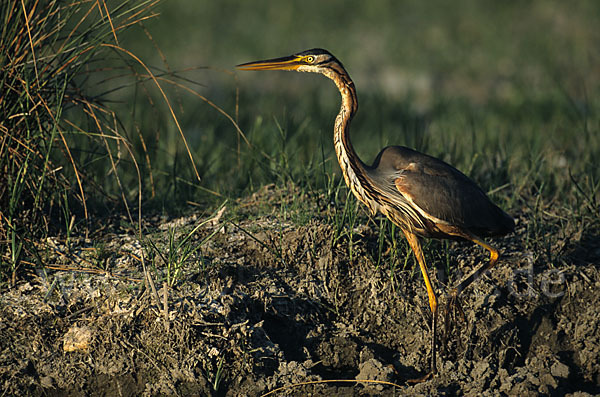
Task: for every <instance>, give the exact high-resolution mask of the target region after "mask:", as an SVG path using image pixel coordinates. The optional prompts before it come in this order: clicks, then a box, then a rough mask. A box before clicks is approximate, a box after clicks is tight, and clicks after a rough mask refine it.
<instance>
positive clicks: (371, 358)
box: [0, 189, 600, 396]
mask: <svg viewBox="0 0 600 397" xmlns="http://www.w3.org/2000/svg"><path fill="white" fill-rule="evenodd" d="M292 194H293V193H292ZM283 196H285V194H283V195H282V194H275V193H273V191H272V189H263V191H261V192H260V193H259V194H255V195H253V196H252V197H248V198H247V199H245V200H242V201H240V202H239V203H236V206H237V207H236V208H237V210H236V211H237V212H236V215H235V216H234V217H232V218H228V212H229V211H230V210H229V208H226V209H225V211H223V212H222V213H221V214H219V215H218V216H216V217H215V218H214V219H212V220H211V221H209V222H205V221H206V220H207V218H203V217H201V216H197V215H193V216H188V217H183V218H178V219H162V218H154V219H150V220H147V225H146V230H147V234H146V235H147V236H148V237H149V238H151V239H152V241H153V244H154V245H153V246H152V244H150V243H148V241H147V240H146V241H141V242H140V241H139V240H138V239H137V238H136V237H135V235H134V234H132V233H131V232H127V231H125V230H123V229H120V228H119V226H118V225H117V224H116V223H115V225H111V226H107V227H106V229H104V230H103V231H101V232H100V233H98V234H96V235H94V236H92V237H91V238H88V239H85V238H80V237H76V238H72V239H70V240H68V241H67V240H66V239H65V238H58V237H57V238H54V239H49V240H48V248H47V249H46V250H45V251H44V252H43V253H42V258H43V259H44V261H45V264H46V265H47V267H46V268H33V267H32V268H31V271H27V272H25V275H24V276H23V277H22V279H21V280H20V281H19V283H18V284H17V286H16V287H14V288H12V289H5V290H3V291H2V295H1V296H0V382H1V383H0V390H1V391H2V392H0V395H35V396H134V395H143V396H154V395H179V396H196V395H204V396H213V395H214V396H261V395H271V396H304V395H311V396H398V395H438V394H441V395H455V394H464V395H475V394H477V395H483V396H488V395H489V396H492V395H494V396H495V395H520V396H527V395H576V396H585V395H588V394H594V393H600V386H599V385H600V364H599V363H600V316H599V312H600V297H599V294H598V292H599V291H600V274H599V265H600V243H599V241H598V240H599V239H598V231H597V230H589V231H581V230H580V231H577V230H570V231H560V228H557V227H553V226H552V223H553V222H554V223H556V222H559V220H557V219H555V218H553V217H551V216H549V217H548V219H545V222H548V224H549V226H548V227H547V228H546V229H539V230H538V229H536V231H535V232H536V233H538V234H535V235H534V234H533V231H532V228H531V224H530V223H529V221H528V219H529V216H530V214H528V213H527V211H526V210H523V211H522V212H521V213H518V214H514V215H516V217H517V230H516V232H515V233H514V234H513V235H511V236H508V237H506V238H503V239H497V240H494V243H495V244H496V246H498V248H500V250H501V252H502V256H501V260H500V263H499V264H498V266H497V267H496V268H495V269H494V270H493V271H492V272H490V273H489V274H487V275H484V276H483V277H482V278H481V279H479V280H478V281H477V282H476V283H475V284H474V285H473V286H471V287H470V288H468V289H467V290H466V291H465V292H464V294H463V295H462V308H463V310H464V314H465V318H464V319H463V318H461V316H460V313H459V312H455V311H453V312H451V313H452V314H454V316H453V321H446V319H445V317H444V316H443V315H442V316H441V317H440V322H441V324H440V334H441V335H440V337H441V343H440V344H441V345H442V346H441V352H440V355H441V356H440V357H439V360H438V367H439V369H440V373H439V375H438V376H436V377H435V378H433V379H432V380H429V381H427V382H423V383H419V384H411V383H408V382H407V381H408V380H410V379H413V378H416V377H419V376H421V375H423V374H424V373H425V372H426V371H427V369H428V357H429V353H430V344H429V338H430V326H429V323H430V319H431V315H430V312H429V307H428V304H427V295H426V291H425V288H424V284H423V280H422V278H421V275H420V273H419V271H418V269H416V268H415V267H414V266H413V261H414V260H413V257H412V255H411V256H409V257H408V260H407V261H406V266H405V265H404V258H406V253H407V251H406V247H405V244H404V242H401V244H400V245H399V246H400V250H399V254H398V255H396V256H394V255H393V254H392V253H391V252H393V247H392V246H391V245H390V244H389V241H390V240H389V239H388V240H386V241H387V242H386V243H385V244H383V246H380V242H381V239H380V237H379V236H380V234H379V221H378V220H375V221H373V220H369V219H367V217H366V215H364V211H363V210H361V211H362V212H361V213H362V214H363V217H362V218H360V219H359V220H358V222H357V223H356V224H357V226H356V227H355V228H354V230H352V232H353V237H352V241H353V244H352V248H351V249H349V238H348V237H347V236H346V237H342V238H340V239H338V241H337V242H336V243H335V244H332V239H333V238H334V237H335V236H336V231H335V230H334V226H333V225H332V224H331V222H328V221H327V217H326V216H315V217H314V218H313V219H312V220H310V221H308V222H304V225H303V226H296V225H295V224H294V222H292V221H289V220H285V216H282V213H281V211H278V210H274V211H273V212H272V213H271V214H269V213H268V212H267V213H264V211H263V212H261V211H257V210H255V206H256V205H258V204H257V203H259V202H261V203H263V204H264V203H267V205H273V207H274V208H278V207H277V205H278V203H279V202H280V201H281V200H283V201H285V197H283ZM282 197H283V198H282ZM308 199H309V198H307V200H308ZM269 203H270V204H269ZM315 207H317V204H315ZM240 208H242V209H243V210H240ZM244 211H246V212H244ZM258 213H263V214H262V215H260V216H253V215H252V214H258ZM227 219H234V220H233V221H228V220H227ZM198 225H201V226H200V227H199V228H198V230H197V231H196V232H195V233H194V235H193V236H192V238H191V240H190V241H188V243H189V242H192V243H193V244H187V245H186V244H183V245H182V246H181V247H180V249H179V250H175V249H172V250H171V251H170V252H172V253H178V255H179V256H177V255H173V256H172V257H171V260H172V261H173V263H177V259H178V258H179V259H180V262H179V263H182V266H181V267H180V268H177V267H175V266H174V265H173V266H172V267H171V273H170V275H171V276H172V279H173V285H172V286H168V285H165V283H164V282H163V281H161V280H166V279H165V277H166V265H165V263H164V261H168V260H169V258H168V257H167V255H166V253H167V252H169V248H168V247H169V245H168V235H169V232H168V231H169V230H174V231H175V232H174V237H175V240H174V241H175V242H177V241H182V240H181V239H182V237H181V236H185V235H186V233H189V232H190V230H192V228H193V227H195V226H198ZM555 226H556V225H555ZM540 230H541V231H540ZM544 230H547V232H546V233H548V235H547V236H546V241H543V242H541V243H540V242H539V241H538V242H537V243H535V242H532V238H534V237H535V236H538V238H543V237H544V236H543V233H544V232H543V231H544ZM540 236H541V237H540ZM399 241H401V240H399ZM190 246H191V247H199V248H198V249H197V250H196V251H193V250H192V251H191V252H190V251H189V250H188V251H186V250H185V249H186V248H185V247H190ZM158 252H161V253H162V254H163V255H164V256H165V257H164V258H162V257H161V255H160V254H159V253H158ZM379 252H382V253H383V254H382V255H383V256H382V258H383V261H381V262H380V264H379V266H377V259H376V258H378V255H379V254H378V253H379ZM438 253H439V254H438ZM446 253H447V254H448V255H446ZM142 254H143V255H142ZM186 255H187V256H186ZM426 255H427V259H428V260H429V263H430V264H431V268H432V270H431V274H432V278H433V280H434V283H435V285H436V288H437V290H438V295H439V296H440V303H441V313H442V314H444V313H445V308H446V299H445V291H447V290H448V288H449V286H450V284H453V283H454V282H455V280H456V279H458V278H459V276H460V274H461V273H462V274H465V273H467V272H468V271H469V270H470V269H472V268H473V267H474V266H475V265H477V264H478V263H480V262H481V261H483V260H486V258H487V255H486V254H485V252H483V251H482V250H481V249H479V248H477V247H474V246H472V245H471V244H468V243H461V242H451V243H439V242H432V243H428V244H427V245H426ZM142 256H143V258H144V260H143V261H142ZM394 258H396V260H397V261H398V262H397V266H395V267H394V266H391V265H390V263H395V262H394ZM398 258H399V259H398ZM448 261H449V262H450V263H452V267H451V268H450V271H449V272H448V271H446V270H447V269H446V268H447V266H446V263H448ZM436 266H437V268H436ZM144 267H146V274H147V275H148V276H149V277H145V276H144V274H145V273H144V270H143V269H144ZM177 269H180V273H174V272H175V271H176V270H177ZM449 280H451V281H449ZM335 380H339V381H337V382H336V381H335ZM355 380H372V381H381V382H388V383H364V382H362V383H361V382H356V381H355ZM321 381H327V382H321ZM309 382H312V383H309ZM392 384H395V385H392ZM269 393H270V394H269Z"/></svg>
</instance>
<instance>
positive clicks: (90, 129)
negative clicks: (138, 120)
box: [0, 0, 156, 283]
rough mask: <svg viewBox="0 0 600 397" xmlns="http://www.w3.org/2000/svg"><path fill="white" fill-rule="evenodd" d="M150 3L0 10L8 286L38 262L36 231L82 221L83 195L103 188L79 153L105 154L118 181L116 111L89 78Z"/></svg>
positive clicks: (2, 229) (1, 209)
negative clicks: (24, 268) (23, 267)
mask: <svg viewBox="0 0 600 397" xmlns="http://www.w3.org/2000/svg"><path fill="white" fill-rule="evenodd" d="M155 3H156V2H155V1H154V2H151V1H141V0H140V1H126V2H121V3H119V4H116V5H113V4H111V6H112V7H110V8H109V6H108V4H107V3H105V2H86V1H84V2H64V1H42V2H40V1H36V0H21V1H7V2H3V5H2V7H0V21H1V28H0V29H1V32H0V71H1V72H0V133H1V134H0V135H1V137H0V279H2V280H5V279H6V278H9V279H10V280H11V281H12V283H14V281H15V275H16V272H17V269H18V268H19V266H20V265H21V264H23V263H30V264H31V262H29V261H31V260H33V261H35V258H36V248H35V245H34V243H33V241H34V238H40V237H44V236H45V235H47V234H48V232H49V231H50V230H51V229H52V228H55V227H56V225H61V224H62V225H63V228H64V229H66V230H67V231H69V232H70V231H72V230H73V229H74V228H75V227H76V226H77V225H78V224H79V223H80V221H81V220H82V219H83V220H87V219H89V216H90V210H89V208H88V207H89V205H88V201H89V198H90V196H93V195H96V194H100V195H102V194H104V195H105V196H106V195H110V193H107V192H105V191H103V186H102V184H101V183H99V181H98V180H93V178H91V177H90V175H91V173H90V172H89V169H90V168H93V167H94V164H90V163H89V162H86V161H84V160H85V159H86V156H84V155H82V154H83V153H86V152H88V153H94V156H95V157H96V158H106V159H109V160H110V163H111V167H110V168H109V169H106V168H105V169H104V171H103V172H104V175H103V177H104V178H106V174H107V173H108V172H111V173H112V179H114V181H115V183H116V184H119V180H118V178H119V176H118V175H119V174H118V172H117V167H118V165H117V164H118V161H119V160H120V157H121V156H122V157H126V156H127V153H128V150H129V146H130V145H129V143H128V140H127V139H126V137H125V136H123V135H122V134H121V133H120V132H119V129H118V128H117V127H118V121H117V118H116V116H115V112H114V111H112V110H111V108H110V106H106V105H105V104H103V103H102V96H101V95H98V96H96V95H91V94H90V93H89V92H87V91H86V87H87V86H86V84H88V83H89V82H90V80H93V79H94V78H95V77H96V74H98V73H99V72H100V71H101V68H102V62H103V60H105V59H107V58H110V54H113V53H115V51H117V49H119V48H121V47H120V46H119V39H118V37H119V33H120V32H121V31H123V30H124V29H127V28H128V27H130V26H133V25H135V24H137V23H139V22H140V21H142V20H144V19H147V18H149V17H151V16H152V15H153V14H152V11H151V9H152V6H153V5H154V4H155ZM128 62H129V61H123V62H121V68H123V67H128V66H129V64H128ZM82 142H85V145H81V143H82ZM131 159H132V160H133V162H135V159H134V158H133V157H131ZM125 204H126V202H125ZM67 234H69V233H67ZM25 258H26V260H25Z"/></svg>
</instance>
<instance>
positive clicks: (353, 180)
mask: <svg viewBox="0 0 600 397" xmlns="http://www.w3.org/2000/svg"><path fill="white" fill-rule="evenodd" d="M342 71H343V69H342ZM324 74H325V75H326V76H327V77H329V78H330V79H331V80H333V81H334V83H335V85H336V86H337V88H338V90H339V91H340V94H341V96H342V104H341V106H340V111H339V113H338V115H337V117H336V119H335V125H334V131H333V142H334V146H335V152H336V154H337V158H338V162H339V163H340V168H341V169H342V173H343V174H344V180H345V181H346V185H348V186H349V187H350V189H351V190H352V192H353V193H354V195H355V196H356V197H357V198H358V199H359V200H360V201H362V202H363V203H364V204H366V205H367V206H368V207H369V209H370V210H371V211H372V212H373V213H375V212H376V210H377V206H376V204H375V202H374V201H373V200H371V199H370V198H369V197H368V195H367V193H366V191H365V188H366V187H367V186H368V185H369V182H368V181H367V179H366V171H365V164H364V163H363V162H362V161H361V160H360V158H359V157H358V155H357V154H356V152H355V151H354V148H353V146H352V142H350V121H351V120H352V117H354V114H355V113H356V111H357V110H358V99H357V97H356V89H355V88H354V83H353V82H352V80H351V79H350V76H348V74H347V73H345V71H343V73H340V72H338V71H334V70H328V72H327V73H324Z"/></svg>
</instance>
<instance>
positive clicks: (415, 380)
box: [406, 371, 437, 385]
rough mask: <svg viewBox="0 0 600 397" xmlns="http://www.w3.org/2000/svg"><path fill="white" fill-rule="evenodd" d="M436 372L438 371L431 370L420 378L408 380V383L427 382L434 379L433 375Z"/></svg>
mask: <svg viewBox="0 0 600 397" xmlns="http://www.w3.org/2000/svg"><path fill="white" fill-rule="evenodd" d="M436 373H437V372H436V371H429V372H428V373H427V374H425V375H424V376H421V377H420V378H416V379H409V380H407V381H406V383H410V384H413V385H416V384H418V383H423V382H427V381H428V380H430V379H433V377H434V376H435V375H436Z"/></svg>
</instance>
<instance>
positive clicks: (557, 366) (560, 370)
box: [550, 361, 570, 378]
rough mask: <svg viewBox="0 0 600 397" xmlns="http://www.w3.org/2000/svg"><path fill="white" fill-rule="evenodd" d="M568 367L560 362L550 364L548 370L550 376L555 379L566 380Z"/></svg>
mask: <svg viewBox="0 0 600 397" xmlns="http://www.w3.org/2000/svg"><path fill="white" fill-rule="evenodd" d="M569 372H570V371H569V367H568V366H567V365H566V364H563V363H561V362H560V361H557V362H555V363H554V364H552V367H551V368H550V373H551V374H552V376H555V377H557V378H568V377H569Z"/></svg>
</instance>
